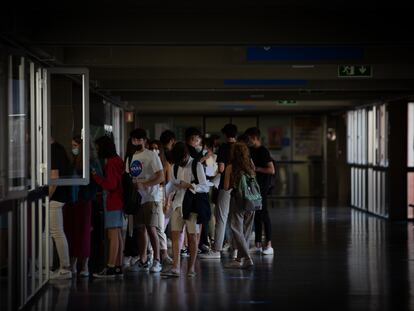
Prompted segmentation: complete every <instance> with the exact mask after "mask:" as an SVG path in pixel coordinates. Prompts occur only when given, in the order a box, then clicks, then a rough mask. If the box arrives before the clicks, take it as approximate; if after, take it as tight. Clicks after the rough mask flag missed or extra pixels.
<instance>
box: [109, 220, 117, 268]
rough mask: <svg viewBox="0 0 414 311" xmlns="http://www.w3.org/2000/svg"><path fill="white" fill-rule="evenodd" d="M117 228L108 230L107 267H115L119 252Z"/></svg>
mask: <svg viewBox="0 0 414 311" xmlns="http://www.w3.org/2000/svg"><path fill="white" fill-rule="evenodd" d="M118 230H119V229H118V228H108V229H107V233H108V244H109V246H108V265H109V266H116V264H117V259H118V258H117V257H118V251H119V239H118Z"/></svg>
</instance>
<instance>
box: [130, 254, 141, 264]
mask: <svg viewBox="0 0 414 311" xmlns="http://www.w3.org/2000/svg"><path fill="white" fill-rule="evenodd" d="M139 258H140V257H139V256H134V257H132V258H131V261H130V265H131V266H132V265H135V264H136V263H137V262H138V260H139Z"/></svg>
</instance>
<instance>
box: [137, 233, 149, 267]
mask: <svg viewBox="0 0 414 311" xmlns="http://www.w3.org/2000/svg"><path fill="white" fill-rule="evenodd" d="M137 241H138V253H139V257H140V258H141V262H143V263H145V262H147V248H148V238H147V231H146V228H145V226H144V225H140V226H138V228H137Z"/></svg>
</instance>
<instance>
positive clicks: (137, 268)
mask: <svg viewBox="0 0 414 311" xmlns="http://www.w3.org/2000/svg"><path fill="white" fill-rule="evenodd" d="M126 270H127V271H129V272H139V271H140V270H141V265H140V262H139V260H138V261H137V262H136V263H134V264H133V265H130V266H129V267H127V268H126Z"/></svg>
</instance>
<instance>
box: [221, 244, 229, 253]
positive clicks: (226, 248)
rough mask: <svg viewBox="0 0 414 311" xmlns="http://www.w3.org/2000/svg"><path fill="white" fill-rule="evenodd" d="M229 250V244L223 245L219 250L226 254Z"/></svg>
mask: <svg viewBox="0 0 414 311" xmlns="http://www.w3.org/2000/svg"><path fill="white" fill-rule="evenodd" d="M229 248H230V244H229V243H225V244H224V245H223V248H222V249H221V250H222V251H223V252H227V251H228V250H229Z"/></svg>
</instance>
